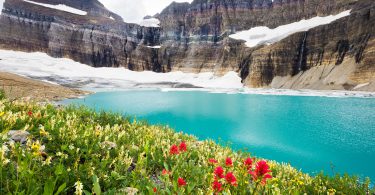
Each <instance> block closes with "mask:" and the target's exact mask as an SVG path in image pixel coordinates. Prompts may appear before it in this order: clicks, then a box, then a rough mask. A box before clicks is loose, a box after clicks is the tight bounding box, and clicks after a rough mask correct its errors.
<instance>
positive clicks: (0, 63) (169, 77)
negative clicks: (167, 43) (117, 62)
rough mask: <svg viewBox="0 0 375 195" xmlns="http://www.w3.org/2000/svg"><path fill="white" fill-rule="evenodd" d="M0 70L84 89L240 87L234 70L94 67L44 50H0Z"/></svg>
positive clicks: (239, 79) (239, 81)
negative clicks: (160, 70) (157, 70)
mask: <svg viewBox="0 0 375 195" xmlns="http://www.w3.org/2000/svg"><path fill="white" fill-rule="evenodd" d="M0 59H1V60H0V71H6V72H10V73H15V74H19V75H22V76H26V77H30V78H35V79H38V80H48V81H50V82H54V83H58V84H62V85H68V86H78V87H80V88H86V89H94V90H100V89H105V90H106V89H131V88H173V87H180V88H181V87H182V88H184V87H186V88H191V87H202V88H210V89H225V88H227V89H242V88H243V85H242V83H241V78H240V77H239V76H238V75H237V73H235V72H229V73H227V74H226V75H224V76H222V77H218V76H215V75H214V73H212V72H207V73H199V74H194V73H183V72H170V73H155V72H151V71H144V72H135V71H130V70H128V69H125V68H93V67H91V66H87V65H85V64H81V63H78V62H74V61H73V60H70V59H65V58H52V57H50V56H48V55H47V54H45V53H39V52H38V53H25V52H16V51H8V50H0Z"/></svg>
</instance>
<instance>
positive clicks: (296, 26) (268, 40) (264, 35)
mask: <svg viewBox="0 0 375 195" xmlns="http://www.w3.org/2000/svg"><path fill="white" fill-rule="evenodd" d="M350 11H351V10H347V11H344V12H341V13H339V14H337V15H330V16H325V17H319V16H317V17H314V18H311V19H308V20H301V21H299V22H294V23H291V24H286V25H282V26H279V27H277V28H275V29H270V28H268V27H266V26H258V27H254V28H251V29H250V30H246V31H241V32H238V33H235V34H232V35H230V36H229V37H230V38H232V39H237V40H244V41H246V46H248V47H255V46H258V45H263V44H272V43H276V42H278V41H280V40H282V39H284V38H286V37H288V36H289V35H292V34H294V33H297V32H304V31H308V30H309V29H311V28H314V27H317V26H320V25H326V24H329V23H331V22H333V21H335V20H338V19H340V18H343V17H345V16H349V15H350Z"/></svg>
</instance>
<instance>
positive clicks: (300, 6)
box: [157, 0, 375, 90]
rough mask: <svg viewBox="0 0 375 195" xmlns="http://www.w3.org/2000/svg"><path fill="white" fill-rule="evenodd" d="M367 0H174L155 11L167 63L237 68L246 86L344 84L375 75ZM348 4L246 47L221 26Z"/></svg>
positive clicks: (291, 17) (244, 25) (286, 19)
mask: <svg viewBox="0 0 375 195" xmlns="http://www.w3.org/2000/svg"><path fill="white" fill-rule="evenodd" d="M374 5H375V2H373V1H371V0H359V1H350V0H349V1H334V0H328V1H319V0H309V1H307V0H305V1H298V0H295V1H274V2H273V3H272V2H271V1H266V0H265V1H225V0H222V1H203V0H199V1H198V0H196V1H194V2H193V3H192V4H190V5H189V4H178V3H173V4H171V5H170V6H169V7H168V8H166V9H165V10H164V11H163V12H162V13H161V14H160V15H158V16H157V17H158V18H159V19H160V20H161V26H162V32H161V37H162V40H164V45H166V47H165V48H164V49H162V50H161V51H160V52H162V53H165V54H167V55H166V56H169V59H168V60H169V61H168V62H170V61H172V62H173V63H171V64H173V65H172V66H171V67H172V70H184V71H214V72H216V73H218V74H222V73H224V72H226V71H228V70H235V71H237V72H239V75H240V76H241V77H242V79H243V82H244V84H245V85H246V86H249V87H273V88H292V89H301V88H308V89H346V90H353V89H356V90H374V88H372V89H370V88H365V87H362V89H361V88H359V87H357V88H356V86H358V85H359V86H361V85H362V86H366V85H367V84H369V85H371V84H372V83H375V82H374V80H375V74H374V68H375V64H374V59H373V58H374V57H373V56H374V53H373V51H374V45H373V43H374V37H373V34H374V32H375V31H374V28H373V26H374V21H375V17H374ZM348 9H351V10H352V13H351V15H350V16H348V17H345V18H342V19H340V20H338V21H336V22H334V23H331V24H329V25H323V26H319V27H317V28H314V29H311V30H309V31H307V32H302V33H296V34H294V35H292V36H289V37H287V38H286V39H284V40H282V41H280V42H277V43H274V44H272V45H269V46H258V47H255V48H247V47H246V46H245V45H244V44H243V43H240V42H238V41H236V40H233V39H230V38H228V36H227V35H228V34H231V33H234V32H236V31H239V30H244V29H250V28H251V27H255V26H260V25H264V26H268V27H271V28H272V27H277V26H279V25H283V24H287V23H291V22H294V21H299V20H301V19H304V18H310V17H313V16H316V15H319V16H325V15H330V14H337V13H338V12H341V11H343V10H348Z"/></svg>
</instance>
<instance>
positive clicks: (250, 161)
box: [243, 158, 253, 169]
mask: <svg viewBox="0 0 375 195" xmlns="http://www.w3.org/2000/svg"><path fill="white" fill-rule="evenodd" d="M243 164H244V165H245V166H246V168H247V169H251V166H252V165H253V160H252V159H251V158H247V159H245V160H244V161H243Z"/></svg>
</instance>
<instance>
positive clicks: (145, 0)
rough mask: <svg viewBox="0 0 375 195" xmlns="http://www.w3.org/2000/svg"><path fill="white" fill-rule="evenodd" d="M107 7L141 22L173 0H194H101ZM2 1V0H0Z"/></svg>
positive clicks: (133, 21)
mask: <svg viewBox="0 0 375 195" xmlns="http://www.w3.org/2000/svg"><path fill="white" fill-rule="evenodd" d="M99 1H100V2H101V3H103V4H104V6H105V7H106V8H108V9H109V10H111V11H113V12H114V13H116V14H118V15H120V16H121V17H122V18H123V19H124V21H125V22H132V23H139V22H141V21H142V19H143V17H144V16H146V15H155V14H157V13H159V12H161V11H162V10H163V9H164V8H165V7H167V6H168V5H169V4H170V3H172V2H173V1H175V2H192V1H193V0H99ZM0 2H1V0H0Z"/></svg>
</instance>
